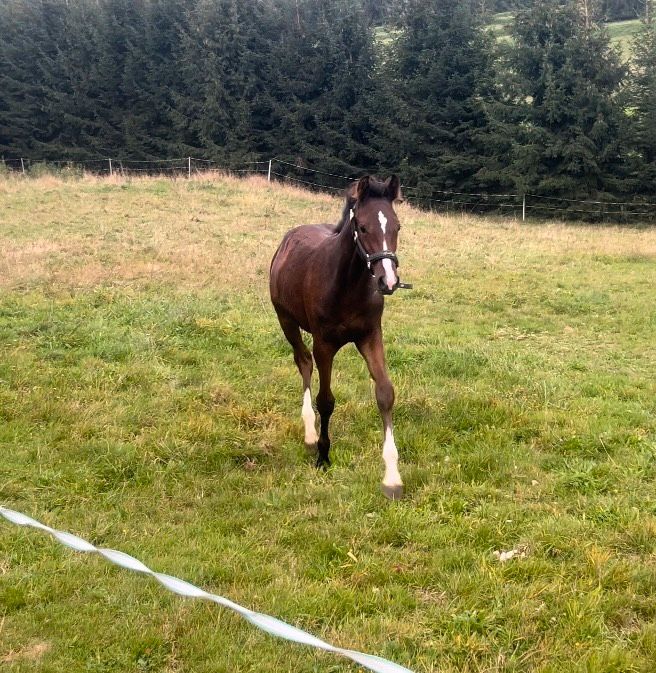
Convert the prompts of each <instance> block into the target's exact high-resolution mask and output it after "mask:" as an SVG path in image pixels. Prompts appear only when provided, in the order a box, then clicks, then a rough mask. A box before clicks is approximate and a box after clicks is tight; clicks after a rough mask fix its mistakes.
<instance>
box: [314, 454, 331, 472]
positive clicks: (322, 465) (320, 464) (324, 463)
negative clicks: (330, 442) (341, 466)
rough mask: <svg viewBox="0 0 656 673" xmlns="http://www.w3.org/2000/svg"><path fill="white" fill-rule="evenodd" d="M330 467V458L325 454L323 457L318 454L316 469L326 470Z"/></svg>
mask: <svg viewBox="0 0 656 673" xmlns="http://www.w3.org/2000/svg"><path fill="white" fill-rule="evenodd" d="M329 467H330V458H328V457H327V456H326V457H325V458H324V457H323V456H319V457H318V458H317V469H318V470H327V469H328V468H329Z"/></svg>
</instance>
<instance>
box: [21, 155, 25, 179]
mask: <svg viewBox="0 0 656 673" xmlns="http://www.w3.org/2000/svg"><path fill="white" fill-rule="evenodd" d="M21 170H22V171H23V175H25V162H24V161H23V157H21Z"/></svg>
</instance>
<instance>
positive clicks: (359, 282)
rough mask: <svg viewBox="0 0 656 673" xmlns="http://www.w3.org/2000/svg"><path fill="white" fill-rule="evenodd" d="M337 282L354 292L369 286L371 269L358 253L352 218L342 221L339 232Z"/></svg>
mask: <svg viewBox="0 0 656 673" xmlns="http://www.w3.org/2000/svg"><path fill="white" fill-rule="evenodd" d="M337 250H338V253H337V267H338V272H337V283H338V285H339V286H341V287H342V288H344V290H348V291H349V292H353V291H354V290H355V291H357V289H359V288H362V289H363V290H364V289H366V288H367V287H368V286H369V277H370V273H369V269H368V268H367V265H366V264H365V263H364V261H363V259H362V258H361V257H360V255H358V252H357V248H356V246H355V240H354V238H353V227H352V225H351V221H350V218H349V219H348V220H346V221H343V222H342V223H341V226H340V228H339V230H338V232H337Z"/></svg>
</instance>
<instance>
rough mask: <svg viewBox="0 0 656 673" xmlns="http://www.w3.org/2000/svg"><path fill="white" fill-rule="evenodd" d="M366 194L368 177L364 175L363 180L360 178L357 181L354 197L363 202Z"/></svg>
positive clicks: (367, 191)
mask: <svg viewBox="0 0 656 673" xmlns="http://www.w3.org/2000/svg"><path fill="white" fill-rule="evenodd" d="M368 193H369V176H368V175H365V176H364V177H363V178H360V179H359V180H358V184H357V185H356V187H355V195H356V197H357V199H358V201H364V200H365V198H366V196H367V194H368Z"/></svg>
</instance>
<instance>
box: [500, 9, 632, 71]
mask: <svg viewBox="0 0 656 673" xmlns="http://www.w3.org/2000/svg"><path fill="white" fill-rule="evenodd" d="M513 17H514V15H513V13H512V12H499V13H498V14H493V15H492V17H491V18H490V22H489V24H488V30H489V31H490V32H491V33H492V34H493V35H494V37H495V38H496V39H497V41H499V42H504V43H506V44H510V43H512V41H513V40H512V37H511V36H510V29H511V26H512V22H513ZM640 25H641V22H640V19H629V20H627V21H611V22H609V23H606V24H605V28H606V30H607V31H608V35H609V36H610V42H611V44H612V45H614V46H619V47H620V49H621V52H622V59H623V60H624V61H625V62H626V61H628V60H629V59H630V58H631V43H632V41H633V38H634V36H635V34H636V32H637V31H638V30H639V29H640Z"/></svg>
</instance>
